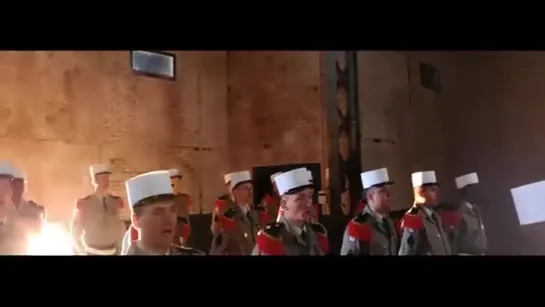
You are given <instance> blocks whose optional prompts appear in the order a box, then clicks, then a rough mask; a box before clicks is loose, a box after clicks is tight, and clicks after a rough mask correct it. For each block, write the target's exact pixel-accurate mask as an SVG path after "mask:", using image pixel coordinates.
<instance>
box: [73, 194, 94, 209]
mask: <svg viewBox="0 0 545 307" xmlns="http://www.w3.org/2000/svg"><path fill="white" fill-rule="evenodd" d="M92 197H93V196H92V195H87V196H84V197H80V198H78V199H76V207H77V208H78V209H81V208H82V207H83V206H84V205H85V203H87V202H88V201H90V200H91V199H92Z"/></svg>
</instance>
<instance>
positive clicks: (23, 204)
mask: <svg viewBox="0 0 545 307" xmlns="http://www.w3.org/2000/svg"><path fill="white" fill-rule="evenodd" d="M26 182H27V177H26V173H25V172H24V171H21V170H19V169H15V170H14V174H13V181H12V188H13V197H12V199H13V204H14V206H15V208H16V209H17V211H18V213H19V216H20V217H21V218H22V220H24V222H25V224H27V226H28V230H29V233H39V232H40V231H41V228H42V223H43V221H45V208H44V207H43V206H40V205H38V204H36V203H35V202H34V201H32V200H26V199H25V197H24V195H25V190H26Z"/></svg>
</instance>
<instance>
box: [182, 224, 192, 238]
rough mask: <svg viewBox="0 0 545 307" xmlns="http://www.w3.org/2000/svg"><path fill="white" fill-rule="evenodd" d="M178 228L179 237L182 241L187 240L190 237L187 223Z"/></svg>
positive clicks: (189, 227)
mask: <svg viewBox="0 0 545 307" xmlns="http://www.w3.org/2000/svg"><path fill="white" fill-rule="evenodd" d="M179 227H180V229H179V230H180V236H181V237H182V238H184V239H187V238H189V237H190V236H191V226H189V224H188V223H181V224H180V225H179Z"/></svg>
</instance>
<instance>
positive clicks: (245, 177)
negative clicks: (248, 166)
mask: <svg viewBox="0 0 545 307" xmlns="http://www.w3.org/2000/svg"><path fill="white" fill-rule="evenodd" d="M223 179H224V180H225V184H230V185H231V189H233V188H235V187H236V186H237V185H238V184H241V183H244V182H248V181H252V174H250V172H249V171H240V172H233V173H229V174H225V175H224V176H223Z"/></svg>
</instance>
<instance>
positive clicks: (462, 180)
mask: <svg viewBox="0 0 545 307" xmlns="http://www.w3.org/2000/svg"><path fill="white" fill-rule="evenodd" d="M454 182H455V183H456V188H457V189H458V190H459V189H463V188H465V187H466V186H468V185H471V184H477V183H479V176H477V173H470V174H465V175H463V176H460V177H456V178H455V179H454Z"/></svg>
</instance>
